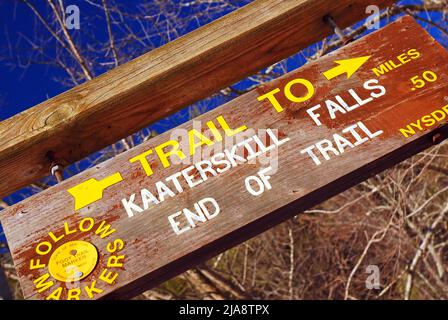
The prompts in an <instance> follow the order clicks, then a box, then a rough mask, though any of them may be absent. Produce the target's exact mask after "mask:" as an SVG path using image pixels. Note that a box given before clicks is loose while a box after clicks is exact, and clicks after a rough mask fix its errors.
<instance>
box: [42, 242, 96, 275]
mask: <svg viewBox="0 0 448 320" xmlns="http://www.w3.org/2000/svg"><path fill="white" fill-rule="evenodd" d="M97 262H98V251H97V249H96V248H95V246H94V245H93V244H91V243H90V242H86V241H80V240H78V241H70V242H67V243H64V244H63V245H62V246H60V247H59V248H57V249H56V250H55V251H54V252H53V254H52V255H51V257H50V260H49V262H48V271H49V272H50V274H51V276H52V277H53V278H55V279H56V280H59V281H62V282H73V281H79V280H82V279H84V278H86V277H87V276H88V275H89V274H91V273H92V271H93V269H95V267H96V264H97Z"/></svg>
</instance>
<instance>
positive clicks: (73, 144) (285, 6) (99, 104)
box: [0, 0, 394, 197]
mask: <svg viewBox="0 0 448 320" xmlns="http://www.w3.org/2000/svg"><path fill="white" fill-rule="evenodd" d="M393 2H394V1H392V0H379V1H375V4H377V5H378V6H380V7H384V6H387V5H390V4H392V3H393ZM371 3H372V1H371V0H338V1H334V0H258V1H254V2H253V3H251V4H249V5H247V6H245V7H243V8H242V9H240V10H237V11H235V12H233V13H231V14H228V15H226V16H225V17H223V18H221V19H219V20H217V21H215V22H213V23H210V24H209V25H206V26H205V27H202V28H200V29H198V30H196V31H194V32H191V33H190V34H188V35H186V36H184V37H181V38H179V39H177V40H175V41H173V42H171V43H169V44H167V45H165V46H163V47H161V48H159V49H156V50H153V51H151V52H149V53H147V54H145V55H143V56H141V57H139V58H137V59H135V60H133V61H131V62H128V63H126V64H124V65H122V66H120V67H118V68H116V69H114V70H112V71H110V72H108V73H106V74H104V75H102V76H100V77H98V78H96V79H93V80H92V81H89V82H87V83H85V84H82V85H80V86H77V87H75V88H73V89H71V90H69V91H67V92H65V93H63V94H61V95H59V96H56V97H54V98H52V99H50V100H48V101H46V102H43V103H41V104H39V105H38V106H36V107H35V108H32V109H29V110H27V111H24V112H22V113H21V114H18V115H16V116H14V117H12V118H10V119H8V120H5V121H3V122H1V123H0V137H1V138H2V143H1V144H0V177H2V179H0V197H4V196H6V195H9V194H10V193H12V192H13V191H15V190H17V189H19V188H21V187H24V186H26V185H28V184H30V183H32V182H35V181H36V180H37V179H39V178H42V177H45V176H47V175H48V163H47V160H46V157H45V155H46V153H47V152H48V151H50V150H53V151H56V152H57V157H58V159H60V160H61V165H62V166H67V165H68V164H71V163H73V162H75V161H78V160H80V159H82V158H84V157H85V156H87V155H89V154H92V153H93V152H96V151H98V150H100V149H101V148H103V147H106V146H108V145H110V144H112V143H114V142H116V141H118V140H119V139H121V138H124V137H126V136H129V135H130V134H132V133H135V132H136V131H137V130H139V129H141V128H144V127H145V126H147V125H149V124H150V123H153V122H155V121H157V120H158V119H161V118H164V117H166V116H168V115H169V114H171V113H173V112H175V111H177V110H179V109H181V108H182V107H185V106H188V105H189V104H191V103H194V102H196V101H198V100H200V99H202V98H205V97H207V96H209V95H211V94H213V93H215V92H217V91H219V90H220V89H222V88H224V87H226V86H228V85H230V84H232V83H235V82H236V81H238V80H241V79H242V78H244V77H246V76H248V75H251V74H253V73H255V72H256V71H258V70H260V69H261V68H263V67H267V66H269V65H271V64H273V63H274V62H277V61H280V60H281V59H283V58H286V57H288V56H290V55H292V54H293V53H296V52H298V51H300V50H301V49H304V48H306V47H307V46H309V45H311V44H313V43H315V42H317V41H319V40H321V39H323V38H324V37H325V36H328V35H329V34H331V33H332V30H331V28H330V27H328V26H327V25H325V23H324V22H323V19H322V17H323V16H324V15H325V14H331V16H332V17H333V18H334V19H335V20H336V21H337V22H338V24H339V26H340V27H348V26H349V25H351V24H353V23H355V22H357V21H359V20H361V19H363V18H365V17H366V13H365V9H366V7H367V6H368V5H370V4H371Z"/></svg>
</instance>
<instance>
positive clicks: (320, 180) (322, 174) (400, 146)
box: [0, 17, 448, 299]
mask: <svg viewBox="0 0 448 320" xmlns="http://www.w3.org/2000/svg"><path fill="white" fill-rule="evenodd" d="M410 49H415V50H417V51H418V52H420V57H419V58H418V59H416V60H414V61H412V62H409V63H406V64H404V65H403V66H401V67H399V68H398V69H395V70H392V71H390V72H389V73H386V74H384V75H382V76H380V77H378V78H377V77H376V76H375V75H374V73H373V72H372V68H374V67H377V66H378V65H380V64H381V63H383V62H384V61H389V60H394V61H397V60H396V58H397V56H400V55H401V54H402V53H403V52H408V50H410ZM367 54H368V55H372V57H371V58H370V59H369V60H368V61H367V62H366V63H365V64H364V65H363V66H362V67H361V68H360V69H359V70H358V71H357V72H356V73H355V74H354V75H353V76H352V77H351V78H350V79H347V78H346V76H345V75H342V76H339V77H337V78H336V79H333V80H331V81H328V80H327V79H325V77H324V76H323V75H322V73H323V72H325V71H327V70H329V69H331V68H333V67H334V66H335V62H334V61H336V60H341V59H347V58H353V57H359V56H365V55H367ZM447 63H448V53H447V52H446V51H445V50H444V49H443V48H442V47H441V46H440V45H439V44H438V43H437V42H436V41H435V40H434V39H433V38H431V37H430V36H429V35H428V34H427V33H426V32H425V31H424V30H423V29H422V28H421V27H420V26H419V25H418V24H417V23H416V22H415V21H414V20H413V19H412V18H410V17H405V18H403V19H401V20H399V21H397V22H395V23H393V24H391V25H389V26H387V27H386V28H384V29H383V30H380V31H378V32H376V33H373V34H371V35H369V36H367V37H365V38H362V39H360V40H358V41H356V42H354V43H351V44H349V45H347V46H345V47H344V48H342V49H340V50H338V51H336V52H334V53H332V54H329V55H327V56H325V57H323V58H321V59H320V60H318V61H317V62H313V63H310V64H307V65H305V66H304V67H302V68H300V69H298V70H296V71H294V72H291V73H289V74H287V75H285V76H283V77H282V78H280V79H278V80H275V81H273V82H271V83H269V84H266V85H264V86H261V87H260V88H258V89H256V90H254V91H252V92H249V93H247V94H245V95H243V96H241V97H239V98H237V99H235V100H234V101H231V102H230V103H227V104H226V105H224V106H222V107H219V108H217V109H215V110H213V111H211V112H208V113H207V114H205V115H202V116H200V117H199V118H198V119H197V120H196V121H200V123H202V125H204V124H205V123H206V122H207V121H209V120H212V119H215V118H216V117H217V116H218V115H222V116H223V117H224V118H225V119H226V120H227V121H228V123H229V125H230V126H231V128H237V127H239V126H240V125H242V124H246V125H247V126H248V128H249V129H254V130H256V132H258V131H257V130H259V129H267V128H271V129H275V130H277V132H278V137H279V138H285V137H288V138H290V141H289V142H287V143H286V144H284V145H282V146H280V147H279V152H278V170H277V172H276V173H275V174H272V176H271V179H270V183H271V184H272V189H271V190H269V191H266V192H265V193H264V194H262V195H260V196H258V197H254V196H252V195H251V194H249V193H248V192H247V190H246V188H245V185H244V181H245V178H246V177H248V176H250V175H254V174H256V173H257V172H258V171H259V170H260V168H263V167H266V166H267V165H261V164H260V163H258V162H257V163H254V164H250V163H244V164H241V165H239V166H237V167H236V168H233V169H231V170H229V171H227V172H225V173H223V174H222V175H220V176H217V177H211V178H209V180H207V181H206V182H204V183H203V184H200V185H199V186H197V187H195V188H193V189H188V190H186V191H185V192H183V193H181V194H177V195H176V196H175V197H174V198H169V199H167V200H165V201H164V202H162V203H161V204H158V205H154V206H151V207H150V208H149V209H148V210H145V211H144V212H142V213H139V214H136V215H135V216H134V217H132V218H129V217H128V216H127V215H126V212H125V211H124V209H123V207H122V205H121V200H122V199H123V198H128V197H129V196H130V195H131V194H132V193H139V191H140V189H142V188H148V189H149V190H151V191H152V192H154V184H155V182H156V181H159V180H163V179H164V178H165V177H167V176H169V175H172V174H174V173H175V172H178V171H179V170H181V169H183V168H185V167H188V166H189V164H179V165H173V166H171V167H169V168H166V169H163V168H162V166H161V165H160V163H158V162H157V159H156V158H155V157H151V158H149V159H150V160H149V161H150V163H151V164H152V165H153V168H154V174H153V175H151V176H149V177H148V176H146V174H145V172H144V171H143V169H142V168H141V167H140V166H138V165H136V164H135V163H134V164H130V163H129V159H131V158H132V157H135V156H136V155H138V154H141V153H142V152H145V151H146V150H148V149H153V148H154V147H155V146H157V145H159V144H160V143H162V142H165V141H167V140H170V137H171V135H172V134H173V131H171V132H167V133H165V134H162V135H160V136H157V137H155V138H153V139H151V140H149V141H148V142H145V143H144V144H142V145H140V146H138V147H136V148H134V149H132V150H129V151H127V152H125V153H123V154H121V155H119V156H117V157H115V158H113V159H111V160H109V161H107V162H104V163H102V164H99V165H98V166H96V167H95V168H91V169H89V170H87V171H85V172H83V173H81V174H79V175H78V176H76V177H73V178H71V179H68V180H66V181H64V182H62V183H60V184H58V185H57V186H55V187H52V188H51V189H49V190H46V191H44V192H42V193H40V194H38V195H36V196H33V197H31V198H28V199H26V200H24V201H23V202H21V203H19V204H17V205H15V206H13V207H11V208H9V209H7V210H5V211H4V212H2V214H1V215H0V218H1V221H2V224H3V226H4V229H5V233H6V236H7V239H8V243H9V246H10V250H11V252H12V255H13V258H14V261H15V266H16V268H17V272H18V276H19V277H20V281H21V286H22V289H23V293H24V295H25V297H27V298H30V299H43V298H45V296H46V295H47V294H48V293H49V292H50V291H44V292H42V293H37V292H36V290H35V288H34V283H33V280H34V279H36V278H37V277H39V276H40V275H42V274H43V273H44V272H45V269H40V270H33V271H30V270H29V265H30V259H35V258H37V257H39V256H38V255H37V254H36V252H35V247H36V245H38V244H39V243H40V242H41V241H50V240H49V235H48V232H49V231H51V232H54V233H55V234H60V233H61V230H63V229H62V226H63V224H64V222H67V223H68V224H69V225H70V226H73V225H75V224H77V223H78V222H79V221H80V220H81V219H83V218H85V217H92V218H94V219H95V221H101V220H106V221H108V222H109V223H111V224H112V226H113V228H115V229H116V230H117V231H116V234H114V236H116V237H120V238H122V239H124V241H125V243H126V246H125V248H124V250H123V253H124V254H125V256H126V257H125V266H124V267H123V268H122V269H120V270H119V276H118V278H117V279H116V281H115V283H114V284H113V285H110V286H106V287H104V291H103V292H102V293H100V294H97V295H95V296H94V298H100V297H106V298H126V297H131V296H133V295H135V294H137V293H139V292H142V291H144V290H146V289H148V288H150V287H152V286H154V285H156V284H159V283H161V282H162V281H164V280H167V279H169V278H170V277H172V276H174V275H176V274H179V273H181V272H182V271H184V270H186V269H187V268H190V267H192V266H193V265H195V264H197V263H199V262H201V261H204V260H205V259H207V258H209V257H211V256H214V255H216V254H217V253H219V252H221V251H223V250H225V249H227V248H230V247H232V246H234V245H236V244H237V243H240V242H241V241H244V240H246V239H248V238H250V237H251V236H254V235H256V234H259V233H260V232H262V231H264V230H266V229H268V228H269V227H272V226H273V225H275V224H278V223H280V222H281V221H284V220H285V219H287V218H289V217H292V216H294V215H296V214H298V213H299V212H301V211H302V210H305V209H308V208H310V207H311V206H313V205H316V204H317V203H320V202H322V201H324V200H325V199H328V198H330V197H332V196H333V195H335V194H337V193H339V192H341V191H343V190H346V189H347V188H349V187H351V186H353V185H355V184H357V183H359V182H361V181H362V180H364V179H366V178H368V177H370V176H371V175H373V174H375V173H378V172H380V171H381V170H383V169H385V168H388V167H390V166H392V165H394V164H396V163H398V162H400V161H402V160H404V159H406V158H407V157H409V156H411V155H414V154H416V153H418V152H420V151H421V150H423V149H425V148H428V147H430V146H431V145H433V144H434V141H433V137H434V136H435V135H437V134H440V135H441V136H442V137H446V136H447V135H448V127H447V125H446V123H447V119H448V117H447V118H445V119H444V120H442V121H440V122H439V123H438V124H437V125H434V126H432V127H430V128H426V130H425V131H419V132H417V133H416V134H415V135H413V136H411V137H408V138H405V137H404V136H403V135H402V134H401V133H400V132H399V129H400V128H403V127H405V126H406V125H407V124H409V123H411V122H415V121H416V120H417V119H420V118H421V117H423V116H424V115H427V114H430V113H431V112H434V111H435V110H438V109H441V108H442V107H444V106H445V105H447V103H448V102H447V101H446V95H447V92H448V81H447V80H448V73H447V70H446V65H447ZM425 70H432V71H433V72H435V73H436V74H437V75H438V80H437V81H436V82H433V83H430V84H427V85H426V86H425V87H424V88H422V89H419V90H416V91H411V88H412V84H411V82H410V78H412V77H413V76H415V75H421V74H422V72H424V71H425ZM297 78H304V79H308V80H309V81H311V82H312V83H313V84H314V87H315V88H316V95H315V96H314V97H313V98H311V99H310V100H309V101H306V102H304V103H292V102H288V101H287V100H286V98H285V97H284V96H283V95H280V98H279V100H280V102H281V103H282V104H283V106H284V107H285V110H284V111H283V112H281V113H277V112H276V111H275V110H274V108H273V107H272V106H271V105H270V104H269V103H268V102H266V101H264V102H258V100H257V98H258V97H259V96H260V95H263V94H265V93H267V92H269V91H271V90H273V89H274V88H278V87H279V88H283V87H284V86H285V84H287V83H288V82H289V81H291V80H293V79H297ZM368 79H378V80H379V82H380V83H381V84H382V85H383V86H384V87H385V88H387V93H386V95H385V96H383V97H380V98H378V99H376V100H374V101H373V102H370V103H369V104H367V105H364V106H362V107H360V108H357V109H355V110H353V111H351V112H349V113H347V114H343V115H338V116H337V118H336V119H335V120H332V119H330V118H329V116H328V115H325V110H323V109H322V110H321V118H320V120H321V121H322V123H323V125H322V126H316V125H315V123H314V122H313V120H311V118H310V117H309V116H308V115H307V112H306V110H307V109H308V108H311V107H313V106H315V105H317V104H318V103H323V102H324V101H325V100H326V99H334V97H335V96H336V95H341V96H342V97H345V98H347V94H348V90H349V89H355V90H356V91H357V92H359V93H360V94H361V95H362V92H363V91H362V86H363V83H364V82H365V81H366V80H368ZM296 94H298V93H296ZM364 94H365V92H364ZM358 121H362V122H363V123H364V124H365V125H366V126H367V127H368V128H369V129H371V130H372V132H375V131H376V130H383V134H382V135H380V136H378V137H377V138H375V139H372V140H370V141H368V142H366V143H364V144H361V145H359V146H357V147H355V148H353V149H350V150H347V151H346V152H345V153H343V154H342V155H340V156H338V157H333V158H331V160H329V161H323V162H322V164H321V165H319V166H317V165H315V164H314V162H313V161H312V160H311V159H310V158H309V157H308V156H306V155H304V154H301V153H300V150H302V149H304V148H305V147H307V146H309V145H310V144H314V143H315V142H317V141H320V140H322V139H324V138H330V137H332V135H333V134H334V133H340V132H341V130H342V129H344V128H346V127H347V126H349V125H351V124H354V123H356V122H358ZM195 125H197V123H196V124H195ZM192 127H193V122H191V121H190V122H188V123H186V124H184V125H182V126H180V127H179V128H177V129H176V130H180V129H185V130H189V129H191V128H192ZM243 133H244V132H243ZM243 133H240V134H239V136H240V135H242V134H243ZM115 172H121V174H122V176H123V181H122V182H120V183H119V184H117V185H114V186H112V187H110V188H108V189H107V190H106V191H105V193H104V197H103V199H102V200H100V201H97V202H95V203H93V204H91V205H89V206H88V207H85V208H83V209H81V210H79V211H78V212H76V213H75V212H74V209H73V208H74V203H73V198H72V197H71V196H70V194H69V193H68V192H67V189H69V188H72V187H73V186H76V185H78V184H79V183H81V182H83V181H86V180H88V179H90V178H95V179H103V178H105V177H108V176H110V175H111V174H113V173H115ZM205 197H213V198H214V199H216V201H217V202H218V203H219V205H220V208H221V213H220V214H219V215H218V216H217V217H216V218H214V219H211V220H209V221H207V222H205V223H201V224H199V225H198V226H197V227H196V228H194V229H192V230H190V231H188V232H185V233H183V234H180V235H176V234H175V233H174V232H173V229H172V227H171V225H170V224H169V221H168V216H169V215H171V214H173V213H175V212H177V211H179V210H182V208H190V209H191V208H192V206H193V203H194V202H196V201H198V200H199V199H202V198H205ZM136 203H137V201H136ZM74 239H77V240H85V241H89V242H91V243H93V244H94V245H95V246H96V247H97V248H98V250H99V251H100V257H101V258H100V262H99V264H98V266H97V269H96V270H95V271H94V273H93V274H91V275H90V276H89V277H87V278H86V279H85V280H82V281H81V285H85V284H86V283H87V284H88V283H90V282H91V281H93V280H98V277H99V273H100V272H101V269H102V268H103V267H104V265H105V263H106V262H105V260H106V259H107V253H106V252H105V250H104V248H105V246H106V244H107V243H108V241H110V239H99V238H98V237H97V236H95V234H93V233H92V232H90V233H89V232H88V233H83V234H75V235H73V236H71V237H67V238H65V239H64V240H63V242H64V241H68V240H74ZM40 258H41V259H42V262H43V263H46V262H47V260H48V257H40ZM46 259H47V260H46ZM58 286H61V287H63V288H64V290H65V287H66V284H65V283H59V282H57V283H55V285H54V287H53V288H52V290H53V289H54V288H56V287H58ZM62 298H65V296H63V297H62Z"/></svg>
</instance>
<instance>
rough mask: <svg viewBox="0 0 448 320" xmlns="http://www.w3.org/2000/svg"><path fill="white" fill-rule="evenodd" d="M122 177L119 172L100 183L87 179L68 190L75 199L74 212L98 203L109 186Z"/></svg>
mask: <svg viewBox="0 0 448 320" xmlns="http://www.w3.org/2000/svg"><path fill="white" fill-rule="evenodd" d="M122 180H123V177H122V176H121V174H120V173H119V172H117V173H114V174H113V175H111V176H109V177H106V178H104V179H102V180H100V181H98V180H96V179H89V180H87V181H84V182H83V183H80V184H78V185H77V186H74V187H73V188H70V189H68V190H67V191H68V193H70V194H71V195H72V196H73V198H74V199H75V210H79V209H81V208H84V207H85V206H87V205H89V204H91V203H93V202H95V201H98V200H100V199H102V198H103V191H104V190H105V189H106V188H109V187H110V186H112V185H114V184H117V183H119V182H120V181H122Z"/></svg>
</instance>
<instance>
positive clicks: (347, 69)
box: [324, 56, 371, 80]
mask: <svg viewBox="0 0 448 320" xmlns="http://www.w3.org/2000/svg"><path fill="white" fill-rule="evenodd" d="M370 57H371V56H365V57H359V58H352V59H345V60H336V61H335V63H337V64H338V66H337V67H334V68H333V69H330V70H328V71H326V72H324V76H325V78H327V79H328V80H331V79H333V78H336V77H337V76H340V75H341V74H344V73H347V79H349V78H350V77H351V76H352V75H353V74H354V73H355V72H356V71H357V70H358V69H359V68H361V66H362V65H363V64H364V63H366V62H367V60H369V59H370Z"/></svg>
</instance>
